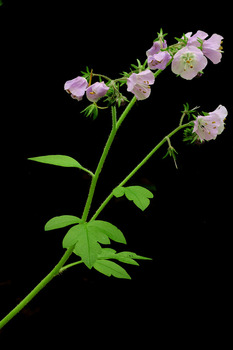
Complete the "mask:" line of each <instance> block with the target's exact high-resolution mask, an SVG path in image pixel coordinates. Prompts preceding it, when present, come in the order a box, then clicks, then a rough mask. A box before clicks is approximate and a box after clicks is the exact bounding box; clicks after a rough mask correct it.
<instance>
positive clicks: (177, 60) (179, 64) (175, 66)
mask: <svg viewBox="0 0 233 350" xmlns="http://www.w3.org/2000/svg"><path fill="white" fill-rule="evenodd" d="M206 65H207V59H206V57H205V56H204V54H203V52H202V51H201V50H199V49H198V48H197V47H195V46H186V47H184V48H183V49H181V50H179V51H178V52H177V53H176V54H175V56H174V58H173V61H172V72H173V73H175V74H179V75H180V76H181V77H182V78H184V79H187V80H190V79H193V78H194V77H195V76H196V75H197V74H198V72H200V71H202V70H203V69H204V68H205V66H206Z"/></svg>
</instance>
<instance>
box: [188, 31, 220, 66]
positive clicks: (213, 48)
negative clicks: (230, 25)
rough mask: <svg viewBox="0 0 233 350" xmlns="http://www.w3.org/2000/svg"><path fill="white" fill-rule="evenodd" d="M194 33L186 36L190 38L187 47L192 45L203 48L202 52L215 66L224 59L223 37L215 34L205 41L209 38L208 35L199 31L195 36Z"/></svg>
mask: <svg viewBox="0 0 233 350" xmlns="http://www.w3.org/2000/svg"><path fill="white" fill-rule="evenodd" d="M191 35H192V32H189V33H187V34H185V36H186V37H187V38H188V42H187V45H189V46H190V45H192V46H196V47H202V51H203V53H204V55H205V56H206V57H207V58H209V60H211V61H212V62H213V63H214V64H217V63H219V62H220V61H221V58H222V46H221V44H222V40H223V37H222V36H221V35H219V34H213V35H212V36H211V37H210V38H209V39H207V40H205V39H206V38H207V36H208V34H207V33H205V32H203V31H201V30H198V31H197V32H196V34H194V35H193V36H191ZM198 39H201V41H202V42H203V44H202V45H201V42H200V41H198Z"/></svg>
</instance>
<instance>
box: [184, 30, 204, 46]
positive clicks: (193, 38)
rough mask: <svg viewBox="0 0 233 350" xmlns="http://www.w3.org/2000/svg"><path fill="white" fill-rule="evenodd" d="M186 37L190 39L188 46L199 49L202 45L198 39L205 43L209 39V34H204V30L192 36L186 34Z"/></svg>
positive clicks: (190, 33)
mask: <svg viewBox="0 0 233 350" xmlns="http://www.w3.org/2000/svg"><path fill="white" fill-rule="evenodd" d="M185 36H186V38H188V42H187V45H189V46H196V47H199V46H201V44H200V42H199V41H198V39H201V40H203V41H204V39H205V38H207V36H208V34H207V33H205V32H203V31H202V30H198V31H197V32H196V34H194V35H192V32H189V33H186V34H185Z"/></svg>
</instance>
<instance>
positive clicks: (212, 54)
mask: <svg viewBox="0 0 233 350" xmlns="http://www.w3.org/2000/svg"><path fill="white" fill-rule="evenodd" d="M222 40H223V37H222V36H221V35H218V34H213V35H212V36H211V37H210V38H209V39H208V40H205V41H204V42H203V46H202V51H203V53H204V55H205V56H206V57H207V58H209V60H211V61H212V62H213V63H214V64H217V63H219V62H220V61H221V58H222V46H221V44H222Z"/></svg>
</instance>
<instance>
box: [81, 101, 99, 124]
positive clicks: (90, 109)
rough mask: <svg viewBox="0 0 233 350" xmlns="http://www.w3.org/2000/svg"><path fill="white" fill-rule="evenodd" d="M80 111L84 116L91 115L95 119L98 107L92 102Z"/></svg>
mask: <svg viewBox="0 0 233 350" xmlns="http://www.w3.org/2000/svg"><path fill="white" fill-rule="evenodd" d="M81 113H84V115H85V117H92V118H93V120H95V119H96V118H97V117H98V107H97V105H96V103H95V102H94V103H92V104H90V105H89V106H87V107H86V108H85V109H84V110H83V111H82V112H81Z"/></svg>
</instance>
